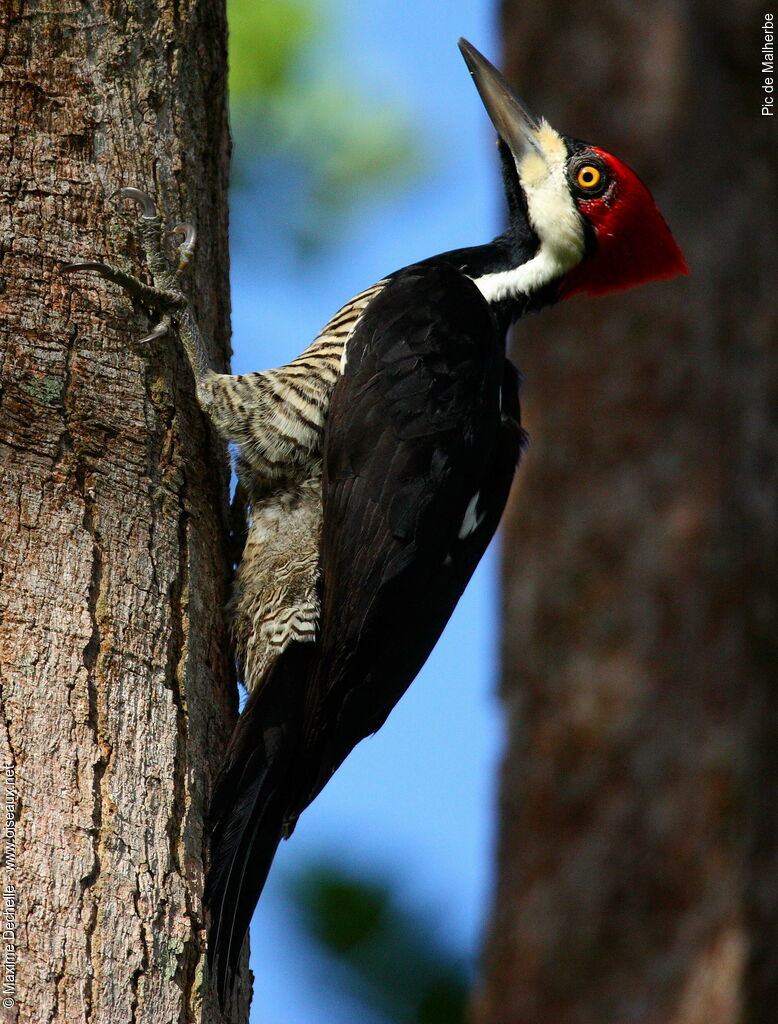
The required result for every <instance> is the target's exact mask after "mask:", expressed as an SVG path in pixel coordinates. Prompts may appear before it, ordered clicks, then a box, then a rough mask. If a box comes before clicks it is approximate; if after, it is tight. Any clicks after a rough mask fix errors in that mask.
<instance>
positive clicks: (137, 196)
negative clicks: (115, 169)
mask: <svg viewBox="0 0 778 1024" xmlns="http://www.w3.org/2000/svg"><path fill="white" fill-rule="evenodd" d="M119 195H120V196H124V197H125V198H126V199H134V200H135V201H136V202H137V203H140V205H141V211H142V212H141V217H142V218H143V219H144V220H156V219H157V207H156V206H155V204H154V200H153V199H152V198H151V196H150V195H149V194H148V192H144V191H143V190H142V189H139V188H134V187H133V186H132V185H128V186H127V188H120V189H119Z"/></svg>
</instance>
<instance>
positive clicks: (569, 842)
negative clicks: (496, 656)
mask: <svg viewBox="0 0 778 1024" xmlns="http://www.w3.org/2000/svg"><path fill="white" fill-rule="evenodd" d="M770 9H771V6H770V5H763V6H762V7H759V6H757V5H755V4H752V3H749V2H746V0H740V2H735V3H732V4H724V5H721V4H720V5H715V4H713V5H711V4H708V3H703V2H696V0H670V2H666V0H650V2H649V3H647V4H643V5H640V6H638V7H635V6H630V5H625V4H622V3H620V2H617V0H604V2H603V3H600V4H597V5H594V6H593V5H592V4H587V3H582V2H574V3H572V4H570V3H561V2H559V0H552V2H548V0H542V2H541V0H505V2H504V4H503V15H504V21H503V26H504V38H505V54H506V66H507V70H508V73H509V76H510V77H511V78H512V79H513V81H514V82H515V83H516V84H517V86H518V88H519V90H520V92H521V93H522V95H524V96H526V97H527V98H528V105H529V106H530V109H535V110H537V111H538V112H542V113H543V114H545V115H546V116H548V118H549V120H550V121H551V123H552V124H554V125H555V126H557V127H560V128H562V129H564V130H568V131H570V132H571V133H573V134H575V135H577V136H579V137H582V138H589V139H592V140H594V141H595V142H597V143H598V144H600V145H602V146H604V147H605V148H609V149H612V150H613V151H614V152H616V153H618V154H619V155H621V156H623V157H624V159H626V160H627V161H628V162H629V163H631V164H632V165H633V166H635V167H637V168H639V169H640V171H641V173H642V175H643V176H644V177H645V178H646V180H647V181H648V183H649V185H650V187H651V188H652V189H653V191H654V193H655V195H656V197H657V199H658V201H659V205H660V206H661V207H662V209H663V211H665V213H666V215H667V217H668V219H669V221H670V224H671V226H672V227H673V229H674V232H675V235H676V238H677V239H678V240H679V242H680V244H681V247H682V248H683V250H684V251H685V253H686V255H687V258H688V261H689V264H690V267H691V277H690V278H689V279H688V280H677V281H675V282H673V283H669V284H668V283H662V284H656V285H652V286H650V287H646V288H644V289H642V290H640V291H633V292H630V293H628V294H625V295H624V296H615V297H610V298H607V299H605V300H598V301H593V300H586V299H580V300H576V301H574V302H571V303H570V304H569V305H568V306H567V307H566V308H562V307H560V308H558V309H557V310H555V311H553V312H551V311H550V312H548V313H545V314H544V315H543V317H542V318H539V319H538V320H537V321H535V322H533V323H530V322H527V323H522V324H521V327H520V330H519V331H517V335H516V356H517V361H518V363H519V365H520V366H521V368H522V370H523V371H524V373H525V375H526V379H525V385H524V389H523V400H522V404H523V409H524V412H525V421H526V425H527V427H528V429H529V432H530V435H531V438H532V444H531V447H530V449H529V452H528V453H527V456H526V458H525V462H524V465H523V467H522V472H521V473H520V482H519V485H518V487H517V488H516V489H515V492H514V496H513V502H512V506H511V510H510V513H509V518H508V523H507V529H506V532H505V535H504V541H503V543H504V553H505V554H504V560H503V561H504V573H505V619H504V642H503V657H504V685H503V698H504V702H505V707H506V710H507V713H508V718H509V728H510V743H509V750H508V753H507V756H506V760H505V764H504V770H503V776H502V796H501V808H500V811H501V834H500V839H499V881H498V886H497V892H496V897H495V906H494V910H493V914H492V922H491V928H490V935H489V940H488V943H487V952H486V958H485V976H484V980H483V984H482V987H481V991H480V993H479V996H478V999H477V1007H476V1009H477V1014H476V1016H477V1020H478V1022H479V1024H541V1022H542V1024H548V1022H551V1021H553V1022H554V1024H627V1022H629V1024H774V1022H775V1020H776V1015H777V1014H778V786H777V785H776V781H777V779H778V730H777V729H776V722H777V721H778V690H777V689H776V665H777V664H778V657H777V656H778V646H777V641H776V637H778V578H777V575H776V574H778V553H777V552H776V532H777V531H776V526H777V525H778V524H777V523H776V510H777V509H778V501H777V500H776V499H777V496H778V486H777V485H778V471H777V469H776V466H777V465H778V459H776V454H777V453H776V444H777V443H778V431H777V430H776V411H777V409H778V402H777V401H776V394H777V393H778V365H777V358H776V347H775V323H776V312H778V292H777V291H776V289H775V271H776V267H777V266H778V260H777V259H776V256H777V255H778V224H777V223H776V221H777V218H776V195H775V180H776V178H775V156H776V147H775V143H776V138H777V136H776V129H775V121H776V118H775V117H773V118H768V117H762V116H760V106H761V102H762V99H761V84H762V75H761V70H760V64H761V59H762V54H761V52H760V51H761V47H762V45H763V42H764V36H763V33H762V30H761V25H762V23H763V20H764V17H763V16H764V12H765V10H770Z"/></svg>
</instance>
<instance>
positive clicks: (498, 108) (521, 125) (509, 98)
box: [459, 39, 545, 164]
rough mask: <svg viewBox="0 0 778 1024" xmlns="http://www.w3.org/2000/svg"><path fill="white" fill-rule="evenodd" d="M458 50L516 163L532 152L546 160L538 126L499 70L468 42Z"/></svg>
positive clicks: (461, 41)
mask: <svg viewBox="0 0 778 1024" xmlns="http://www.w3.org/2000/svg"><path fill="white" fill-rule="evenodd" d="M459 49H460V50H461V51H462V56H463V57H464V58H465V63H466V64H467V66H468V68H469V69H470V74H471V75H472V76H473V81H474V82H475V87H476V89H478V93H479V95H480V97H481V101H482V102H483V105H484V106H485V107H486V112H487V114H488V115H489V117H490V118H491V120H492V124H493V125H494V127H495V128H496V129H497V134H498V135H499V136H500V138H501V139H502V140H503V142H505V144H506V145H507V146H508V148H509V149H510V151H511V153H513V158H514V160H515V161H516V163H517V164H518V163H519V161H520V160H521V158H522V157H523V156H524V155H525V154H526V153H527V152H529V151H530V150H533V151H534V152H536V153H537V154H538V155H539V156H540V157H542V158H543V159H545V157H544V155H543V150H542V148H541V146H540V143H539V141H538V131H539V125H538V124H537V122H536V121H535V119H534V118H533V117H531V116H530V115H529V114H528V113H527V111H526V110H525V109H524V107H523V106H522V105H521V103H520V102H519V100H518V98H517V96H516V94H515V93H514V91H513V89H511V87H510V86H509V85H508V83H507V82H506V81H505V79H504V78H503V76H502V75H501V74H500V72H499V71H498V70H497V68H496V67H494V65H493V64H490V63H489V61H488V60H487V59H486V57H484V56H483V54H481V53H479V52H478V50H476V48H475V47H474V46H471V45H470V43H468V41H467V40H466V39H460V40H459Z"/></svg>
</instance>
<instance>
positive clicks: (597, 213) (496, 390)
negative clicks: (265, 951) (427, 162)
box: [66, 40, 687, 1003]
mask: <svg viewBox="0 0 778 1024" xmlns="http://www.w3.org/2000/svg"><path fill="white" fill-rule="evenodd" d="M459 46H460V49H461V51H462V55H463V57H464V59H465V62H466V63H467V66H468V68H469V70H470V73H471V75H472V77H473V80H474V82H475V85H476V88H477V89H478V92H479V94H480V96H481V99H482V101H483V103H484V106H485V108H486V111H487V113H488V114H489V116H490V118H491V120H492V123H493V125H494V128H495V129H496V132H497V138H498V148H499V153H500V157H501V163H502V171H503V183H504V188H505V194H506V198H507V204H508V227H507V230H506V231H505V232H504V233H503V234H501V235H500V236H499V237H498V238H495V239H494V241H492V242H490V243H488V244H486V245H479V246H475V247H472V248H465V249H456V250H454V251H451V252H445V253H442V254H441V255H438V256H433V257H431V258H429V259H426V260H422V261H421V262H418V263H414V264H412V265H411V266H407V267H405V268H403V269H401V270H398V271H396V272H394V273H392V274H389V275H388V276H387V277H385V278H383V279H382V280H380V281H379V282H377V283H376V284H374V285H372V286H371V287H369V288H367V289H366V290H365V291H363V292H361V293H360V294H359V295H357V296H355V297H354V298H353V299H351V301H350V302H348V303H346V305H345V306H343V308H342V309H341V310H339V312H338V313H336V314H335V316H334V317H332V319H331V320H330V321H329V322H328V323H327V325H326V326H325V327H324V329H323V330H322V332H321V333H320V334H319V336H318V337H317V338H316V339H315V340H314V341H313V343H312V344H311V345H310V346H309V347H308V348H307V349H306V350H305V351H304V352H303V353H302V355H300V356H299V357H298V358H297V359H295V360H293V361H292V362H291V363H289V364H288V365H286V366H283V367H280V368H278V369H273V370H266V371H264V372H262V373H252V374H245V375H241V376H231V375H227V374H218V373H215V372H213V371H212V370H211V369H210V367H209V366H208V363H207V359H206V355H205V350H204V346H203V345H202V342H201V339H200V336H199V333H198V330H197V325H196V323H195V321H194V318H193V316H192V313H191V311H190V308H189V306H188V304H187V301H186V299H185V297H184V295H183V293H182V291H181V287H180V277H181V274H182V273H183V271H184V269H185V267H186V265H187V263H188V262H189V259H190V257H191V253H192V250H193V247H194V239H195V236H194V229H193V228H192V227H191V226H190V225H179V226H178V228H176V229H175V230H177V231H180V232H181V233H182V234H183V236H184V238H183V243H182V245H181V247H180V258H179V261H178V266H177V268H176V269H175V270H171V269H170V267H169V264H168V263H167V262H166V260H165V259H164V258H163V255H162V235H161V225H160V221H159V218H158V217H157V214H156V209H155V207H154V204H153V202H152V200H151V199H150V198H149V197H148V196H147V195H146V194H145V193H143V192H141V191H140V190H139V189H133V188H130V189H124V190H123V191H124V193H125V195H126V196H128V197H129V198H131V199H134V200H136V201H137V202H138V203H140V206H141V217H140V221H139V230H140V235H141V240H142V242H143V245H144V248H145V252H146V256H147V261H148V264H149V269H150V271H151V273H152V277H153V281H154V283H153V285H151V286H150V285H147V284H144V283H143V282H141V281H139V280H138V279H137V278H134V277H131V276H130V275H128V274H126V273H124V272H123V271H120V270H117V269H116V268H115V267H112V266H109V265H108V264H105V263H79V264H71V265H69V266H68V267H67V268H66V269H68V270H93V271H96V272H97V273H99V274H101V275H102V276H103V277H105V278H107V279H108V280H111V281H114V282H115V283H117V284H119V285H121V286H122V287H123V288H125V290H126V291H128V292H129V293H130V294H131V295H133V296H134V297H136V298H138V299H139V300H141V301H142V302H143V303H145V304H146V305H147V306H148V307H151V308H152V309H156V310H159V311H160V312H161V313H162V319H161V320H160V322H159V323H158V324H157V326H156V327H155V329H154V330H153V331H152V332H151V334H150V335H149V336H148V338H147V339H144V340H152V339H156V338H159V337H161V336H162V335H164V334H165V333H166V332H167V331H168V329H169V328H171V327H174V328H175V329H176V331H177V334H178V336H179V338H180V340H181V343H182V345H183V348H184V350H185V353H186V355H187V357H188V360H189V363H190V365H191V368H192V371H193V373H194V377H195V382H196V387H197V396H198V399H199V402H200V404H201V406H202V408H203V409H204V411H205V412H206V413H207V414H208V415H209V416H210V417H211V419H212V420H213V422H214V423H215V424H216V426H217V427H218V428H219V429H220V430H221V431H222V433H223V434H224V435H225V436H226V437H227V438H228V439H229V440H231V441H233V442H235V444H236V445H237V446H238V449H239V453H240V455H239V461H238V466H237V469H238V474H239V477H240V480H241V485H242V487H243V488H244V490H245V492H246V495H247V499H248V504H249V507H250V512H249V526H248V535H247V539H246V544H245V548H244V552H243V556H242V560H241V562H240V565H239V567H238V570H237V578H236V592H235V596H234V598H233V601H232V616H233V633H234V637H235V646H236V655H237V660H238V664H239V666H240V670H241V674H242V678H243V680H244V682H245V684H246V687H247V688H248V690H249V698H248V701H247V704H246V707H245V710H244V712H243V714H242V715H241V717H240V719H239V720H238V723H237V726H236V728H235V732H234V734H233V736H232V739H231V741H230V744H229V748H228V751H227V755H226V758H225V762H224V765H223V767H222V770H221V774H220V776H219V779H218V780H217V784H216V787H215V792H214V795H213V799H212V806H211V813H210V829H211V865H210V872H209V876H208V882H207V887H206V902H207V904H208V907H209V909H210V914H211V921H210V932H209V955H210V960H211V964H212V966H213V969H214V972H215V977H216V985H217V991H218V994H219V998H220V1000H221V1001H222V1003H224V1001H225V998H226V995H227V992H228V989H229V987H230V984H231V979H232V977H233V975H234V971H235V967H236V964H237V962H238V958H239V956H240V952H241V948H242V946H243V941H244V938H245V935H246V932H247V930H248V926H249V922H250V919H251V915H252V913H253V910H254V907H255V905H256V903H257V900H258V899H259V895H260V892H261V890H262V888H263V886H264V883H265V880H266V878H267V874H268V871H269V870H270V865H271V863H272V861H273V858H274V856H275V853H276V849H277V847H278V844H279V842H280V840H281V839H282V838H286V837H288V836H289V835H290V834H291V832H292V831H293V829H294V826H295V823H296V821H297V819H298V817H299V815H300V814H301V813H302V811H303V810H304V809H305V808H306V807H307V806H308V805H309V804H310V803H311V801H312V800H313V799H314V798H315V797H316V796H317V795H318V793H319V792H321V790H322V788H323V787H324V786H325V785H326V783H327V781H328V780H329V779H330V777H331V776H332V774H333V773H334V772H335V771H336V769H337V768H338V767H339V765H340V764H341V763H342V762H343V760H344V759H345V758H346V756H347V755H348V754H349V752H350V751H351V750H352V749H353V747H354V746H355V745H356V744H357V743H359V741H360V740H362V739H363V738H364V737H366V736H368V735H369V734H371V733H374V732H375V731H376V730H377V729H379V728H380V727H381V725H382V724H383V723H384V721H385V720H386V717H387V716H388V714H389V712H390V711H391V710H392V708H393V707H394V705H395V704H396V703H397V701H398V700H399V699H400V697H401V696H402V695H403V693H404V692H405V690H406V689H407V687H408V686H409V685H410V683H411V682H412V680H413V678H414V677H415V676H416V674H417V673H418V671H419V669H420V668H421V667H422V665H423V664H424V662H425V661H426V659H427V657H428V655H429V653H430V651H431V650H432V648H433V646H434V645H435V643H436V641H437V639H438V637H439V636H440V634H441V632H442V630H443V628H444V626H445V624H446V622H447V621H448V619H449V617H450V615H451V613H452V612H453V610H454V607H455V605H456V603H457V601H458V600H459V598H460V596H461V594H462V592H463V590H464V588H465V586H466V584H467V582H468V580H469V579H470V576H471V575H472V573H473V570H474V569H475V567H476V565H477V564H478V562H479V560H480V558H481V556H482V555H483V553H484V551H485V550H486V547H487V545H488V543H489V541H490V539H491V537H492V535H493V534H494V532H495V530H496V528H497V525H498V523H499V520H500V516H501V515H502V511H503V508H504V506H505V503H506V500H507V497H508V491H509V489H510V486H511V481H512V479H513V475H514V471H515V468H516V466H517V464H518V461H519V457H520V454H521V451H522V447H523V443H524V433H523V430H522V427H521V417H520V410H519V387H518V386H519V378H518V373H517V371H516V369H515V368H514V367H513V365H512V364H511V363H510V361H509V360H508V359H507V358H506V355H505V345H506V332H507V330H508V328H509V327H510V326H511V324H512V323H513V322H515V321H516V320H518V319H519V318H520V317H522V316H523V315H524V314H526V313H529V312H534V311H537V310H539V309H541V308H542V307H544V306H547V305H550V304H552V303H554V302H557V301H559V300H561V299H566V298H569V297H570V296H572V295H575V294H577V293H580V292H583V293H588V294H591V295H602V294H605V293H607V292H612V291H616V290H619V289H624V288H629V287H631V286H633V285H637V284H640V283H642V282H646V281H651V280H658V279H663V278H670V277H673V276H674V275H676V274H683V273H687V268H686V264H685V262H684V258H683V256H682V254H681V252H680V250H679V248H678V246H677V245H676V243H675V241H674V240H673V237H672V235H671V234H670V230H669V228H668V227H667V224H666V223H665V221H664V219H663V218H662V215H661V214H660V213H659V211H658V209H657V208H656V206H655V204H654V201H653V199H652V197H651V195H650V193H649V191H648V189H647V188H646V186H645V185H644V184H643V183H642V182H641V181H640V179H639V178H638V177H637V175H636V174H635V173H634V172H633V171H631V170H630V169H629V168H628V167H627V166H626V165H625V164H624V163H622V162H621V161H620V160H618V159H617V158H616V157H614V156H612V155H611V154H610V153H607V152H605V150H603V149H600V148H598V147H596V146H592V145H590V144H588V143H585V142H580V141H578V140H577V139H573V138H570V137H568V136H566V135H562V134H560V133H559V132H557V131H555V130H554V129H553V128H552V127H551V126H550V125H549V124H548V123H547V122H546V121H544V120H540V121H535V120H534V119H533V118H532V117H531V116H530V115H529V114H528V113H527V111H526V110H525V109H524V108H523V107H522V105H521V103H520V102H519V100H518V99H517V98H516V96H515V95H514V93H513V91H512V89H511V88H510V86H509V85H508V83H507V82H506V81H505V79H504V78H503V77H502V75H501V74H500V73H499V72H498V71H497V70H496V69H495V68H494V67H493V66H492V65H491V64H490V63H489V61H487V60H486V58H485V57H483V56H482V55H481V54H480V53H479V52H478V51H477V50H476V49H475V48H474V47H473V46H471V45H470V44H469V43H468V42H466V41H465V40H460V42H459Z"/></svg>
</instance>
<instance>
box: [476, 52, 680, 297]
mask: <svg viewBox="0 0 778 1024" xmlns="http://www.w3.org/2000/svg"><path fill="white" fill-rule="evenodd" d="M459 47H460V50H461V51H462V55H463V57H464V58H465V62H466V63H467V66H468V68H469V70H470V73H471V75H472V76H473V80H474V82H475V85H476V88H477V89H478V92H479V94H480V96H481V100H482V101H483V104H484V106H485V107H486V110H487V113H488V114H489V117H490V118H491V120H492V123H493V125H494V127H495V129H496V130H497V134H498V136H499V139H500V148H501V152H502V155H503V161H504V163H506V164H507V174H506V191H507V192H508V200H509V204H510V205H511V207H512V211H513V213H514V214H516V211H517V210H520V211H521V215H522V216H523V217H525V218H526V221H527V223H528V226H529V228H530V229H531V231H532V233H533V235H534V236H535V239H536V241H537V247H536V251H535V252H534V254H533V255H532V256H531V257H530V258H529V259H527V260H526V261H525V262H523V263H522V264H521V265H520V266H518V267H516V268H515V269H513V270H512V271H510V272H507V273H506V272H503V273H502V274H492V275H489V279H488V280H487V279H486V278H484V279H482V281H480V282H476V283H478V284H479V287H481V289H482V291H484V294H486V295H487V298H490V299H492V300H499V299H501V298H509V297H512V296H518V295H520V294H522V293H523V294H525V295H530V294H532V293H534V292H536V291H538V290H540V289H542V288H545V287H546V286H548V285H552V284H553V285H555V286H556V287H557V294H558V297H560V298H566V297H568V296H570V295H574V294H576V293H577V292H588V293H589V294H592V295H603V294H605V293H607V292H612V291H618V290H620V289H624V288H630V287H632V286H633V285H637V284H642V283H643V282H645V281H655V280H660V279H662V278H668V277H674V276H675V275H676V274H686V273H688V270H687V267H686V262H685V260H684V257H683V254H682V253H681V250H680V249H679V248H678V246H677V245H676V243H675V240H674V239H673V236H672V235H671V234H670V229H669V228H668V226H667V224H666V222H665V220H664V218H663V217H662V214H661V213H660V212H659V210H658V209H657V207H656V204H655V203H654V200H653V198H652V196H651V193H650V192H649V191H648V189H647V188H646V186H645V185H644V184H643V182H642V181H641V180H640V178H639V177H638V176H637V175H636V174H635V172H634V171H632V170H631V169H630V168H629V167H627V165H626V164H625V163H623V162H622V161H621V160H619V159H617V158H616V157H615V156H613V155H612V154H610V153H606V152H605V150H603V149H600V148H598V147H597V146H592V145H589V144H588V143H585V142H580V141H579V140H577V139H572V138H570V137H568V136H565V135H561V134H560V133H559V132H557V131H555V130H554V129H553V128H552V127H551V126H550V125H549V124H548V123H547V122H546V121H544V120H541V121H535V120H534V118H532V117H531V116H530V115H529V114H528V113H527V111H526V110H525V109H524V107H523V106H522V105H521V103H520V102H519V100H518V99H517V97H516V95H515V94H514V92H513V90H512V89H511V87H510V86H509V85H508V83H507V82H506V81H505V79H504V78H503V76H502V75H501V74H500V72H499V71H497V69H496V68H495V67H493V65H492V64H490V63H489V61H488V60H487V59H486V58H485V57H484V56H482V54H480V53H479V52H478V50H476V49H475V47H473V46H471V45H470V43H468V42H467V41H466V40H464V39H461V40H460V41H459ZM511 193H513V194H511Z"/></svg>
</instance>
